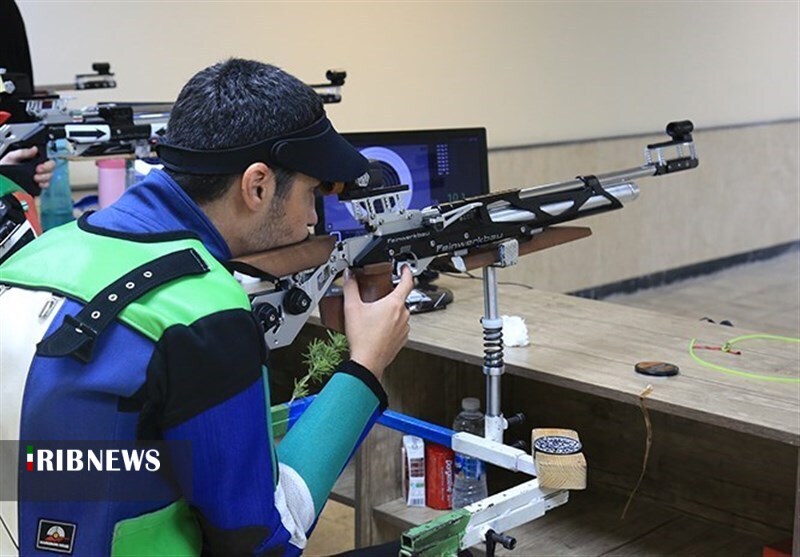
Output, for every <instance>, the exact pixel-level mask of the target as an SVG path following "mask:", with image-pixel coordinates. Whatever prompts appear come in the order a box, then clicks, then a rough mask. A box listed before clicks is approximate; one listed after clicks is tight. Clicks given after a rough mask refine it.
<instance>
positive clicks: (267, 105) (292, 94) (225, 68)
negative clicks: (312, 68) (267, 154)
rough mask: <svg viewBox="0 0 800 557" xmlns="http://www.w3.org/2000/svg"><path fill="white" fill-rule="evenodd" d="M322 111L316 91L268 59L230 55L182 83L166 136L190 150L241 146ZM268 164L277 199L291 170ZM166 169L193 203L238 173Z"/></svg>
mask: <svg viewBox="0 0 800 557" xmlns="http://www.w3.org/2000/svg"><path fill="white" fill-rule="evenodd" d="M323 112H324V110H323V108H322V101H321V100H320V98H319V96H318V95H317V94H316V93H315V92H314V90H313V89H311V88H310V87H309V86H308V85H306V84H304V83H303V82H302V81H300V80H299V79H297V78H296V77H294V76H292V75H289V74H288V73H286V72H284V71H283V70H281V69H280V68H276V67H275V66H271V65H269V64H263V63H261V62H256V61H255V60H243V59H241V58H231V59H229V60H225V61H224V62H220V63H218V64H215V65H213V66H210V67H208V68H206V69H204V70H202V71H200V72H198V73H197V74H195V75H194V76H193V77H192V78H191V79H190V80H189V82H188V83H186V85H184V87H183V89H182V90H181V93H180V95H178V100H177V101H176V102H175V105H174V106H173V107H172V111H171V113H170V117H169V123H168V125H167V139H168V141H169V143H171V144H173V145H177V146H179V147H187V148H191V149H203V150H214V149H226V148H231V147H241V146H243V145H248V144H250V143H256V142H258V141H261V140H264V139H267V138H269V137H274V136H278V135H281V134H285V133H289V132H292V131H295V130H298V129H301V128H304V127H306V126H309V125H310V124H312V123H313V122H314V121H315V120H317V119H319V118H320V116H322V114H323ZM270 168H271V169H272V171H273V172H274V173H275V180H276V184H277V190H276V195H277V196H278V197H279V198H280V197H282V196H283V195H285V193H286V192H288V190H289V185H290V184H291V182H292V178H293V177H294V175H295V173H294V172H292V171H291V170H288V169H285V168H280V167H275V166H271V167H270ZM166 172H167V173H168V174H169V175H170V176H171V177H172V178H173V179H174V180H175V181H176V182H177V183H178V185H179V186H180V187H181V189H183V190H184V191H185V192H186V193H187V194H188V195H189V197H191V198H192V199H193V200H194V201H195V202H196V203H198V204H204V203H208V202H210V201H213V200H215V199H218V198H220V197H222V195H224V194H225V192H226V191H227V190H228V188H229V187H230V185H231V184H232V183H233V181H234V180H235V179H236V178H237V177H238V176H239V175H238V174H233V175H231V174H227V175H214V176H203V175H199V174H186V173H179V172H172V171H170V170H167V171H166Z"/></svg>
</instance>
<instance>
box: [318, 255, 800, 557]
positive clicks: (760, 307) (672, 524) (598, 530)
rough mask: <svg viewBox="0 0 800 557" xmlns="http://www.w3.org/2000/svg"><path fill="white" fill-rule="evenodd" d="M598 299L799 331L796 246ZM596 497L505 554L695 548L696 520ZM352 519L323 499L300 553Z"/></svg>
mask: <svg viewBox="0 0 800 557" xmlns="http://www.w3.org/2000/svg"><path fill="white" fill-rule="evenodd" d="M605 301H608V302H613V303H618V304H623V305H629V306H634V307H640V308H643V309H650V310H655V311H659V312H662V313H667V314H672V315H680V316H684V317H693V318H697V319H702V318H704V317H707V318H710V319H712V320H714V321H715V322H717V323H719V322H720V321H723V320H728V321H731V322H732V323H733V324H734V326H736V327H741V328H745V329H750V330H755V331H760V332H763V333H769V334H778V335H786V336H792V337H797V336H800V251H794V252H790V253H787V254H784V255H782V256H780V257H777V258H774V259H771V260H767V261H762V262H757V263H751V264H747V265H742V266H739V267H734V268H731V269H728V270H725V271H721V272H719V273H715V274H713V275H708V276H706V277H700V278H696V279H690V280H687V281H682V282H679V283H675V284H671V285H668V286H664V287H660V288H654V289H649V290H643V291H640V292H637V293H634V294H628V295H620V296H614V297H611V298H607V299H606V300H605ZM412 326H413V321H412ZM604 497H605V495H604ZM609 500H613V495H612V496H611V499H606V501H609ZM602 504H603V503H602V502H599V501H598V500H596V499H595V498H594V497H593V496H591V495H590V494H574V495H573V498H572V500H571V501H570V503H569V504H568V505H567V506H565V507H564V508H563V509H558V510H557V511H554V512H553V513H551V514H552V517H551V515H548V516H546V517H543V518H542V519H540V520H539V521H537V523H536V524H537V528H538V527H540V526H541V527H545V526H548V522H550V521H554V520H555V519H557V518H558V517H557V516H556V515H561V514H562V513H568V514H569V516H570V517H573V516H574V517H575V518H574V520H576V521H584V522H585V523H586V526H585V528H581V529H579V530H578V532H581V534H580V535H578V537H576V538H574V539H572V538H570V539H564V538H563V537H560V536H559V533H558V528H557V527H556V526H553V527H552V528H549V529H545V530H543V531H542V533H541V536H537V538H538V539H539V541H540V544H542V545H539V546H538V547H539V549H540V550H545V552H544V553H542V552H540V551H536V552H534V549H532V548H531V547H528V546H527V542H523V541H520V546H519V547H518V549H517V550H515V551H513V552H506V554H508V555H510V556H513V555H517V556H520V557H521V556H523V555H524V556H527V555H548V554H550V555H556V554H557V555H645V554H647V555H686V554H687V553H686V552H685V550H684V549H683V548H682V547H681V544H684V543H685V544H688V545H692V547H697V540H696V539H694V538H693V536H694V534H693V532H695V529H696V528H697V521H696V520H693V519H692V520H689V519H686V518H684V517H682V516H681V515H678V514H676V513H674V512H671V511H666V510H663V509H659V508H657V507H654V508H653V512H652V513H647V512H646V510H644V509H643V512H641V513H640V515H639V516H635V517H630V518H629V519H628V520H626V522H625V523H622V524H621V525H619V526H618V527H612V526H610V525H606V526H603V525H602V524H600V523H598V522H597V520H602V519H592V516H595V517H602V516H603V513H597V512H595V511H597V510H599V509H600V507H598V505H602ZM645 509H646V507H645ZM387 514H388V513H387ZM353 523H354V517H353V510H352V509H351V508H350V507H348V506H346V505H343V504H341V503H339V502H336V501H331V502H329V503H328V505H327V507H326V508H325V510H324V511H323V514H322V516H321V518H320V521H319V523H318V526H317V529H316V531H315V532H314V535H313V536H312V537H311V540H310V542H309V546H308V549H307V550H306V553H305V554H306V555H309V556H318V555H319V556H321V555H331V554H334V553H338V552H342V551H346V550H348V549H352V548H353V529H354V526H353ZM637 528H640V529H641V530H640V533H639V535H637V536H633V537H631V536H630V535H629V534H630V532H627V530H628V529H637ZM637 531H638V530H637ZM700 531H702V532H703V534H698V535H703V536H706V537H707V539H705V540H704V543H705V545H703V546H702V547H703V552H702V554H704V555H758V554H760V551H759V548H758V547H755V546H754V545H753V541H752V539H751V538H749V537H747V536H741V535H739V534H736V533H734V532H731V531H729V530H727V529H724V528H720V529H719V530H718V531H717V532H716V534H715V535H713V536H707V532H708V530H707V528H703V529H701V530H698V532H700ZM625 532H627V533H626V535H625V536H624V537H622V536H621V534H623V533H625ZM576 535H577V534H576ZM694 537H696V536H694ZM615 539H617V540H618V539H626V540H631V539H633V540H634V541H633V542H630V541H629V542H627V543H626V544H624V545H620V543H615V541H614V540H615ZM654 540H655V541H656V542H657V543H654ZM547 544H554V545H547ZM591 544H595V545H592V546H591V547H595V546H596V547H595V549H590V545H591ZM598 544H599V545H598ZM637 544H638V545H637ZM601 546H602V547H601ZM652 547H659V548H660V551H658V552H653V551H652V549H651V548H652ZM548 548H549V549H548ZM547 551H550V553H547Z"/></svg>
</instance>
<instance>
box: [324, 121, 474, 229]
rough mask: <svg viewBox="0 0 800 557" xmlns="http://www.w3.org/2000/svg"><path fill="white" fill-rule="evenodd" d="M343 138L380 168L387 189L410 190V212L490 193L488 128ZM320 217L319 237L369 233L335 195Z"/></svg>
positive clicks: (326, 202) (406, 197)
mask: <svg viewBox="0 0 800 557" xmlns="http://www.w3.org/2000/svg"><path fill="white" fill-rule="evenodd" d="M342 135H343V136H344V137H345V138H346V139H347V140H348V141H349V142H350V143H352V144H353V146H354V147H356V149H358V150H359V151H361V153H362V154H363V155H364V156H365V157H367V158H368V159H370V160H371V161H373V162H374V163H377V164H378V165H379V166H380V167H381V168H382V170H383V177H384V183H385V185H397V184H403V185H407V186H409V191H408V192H407V194H404V195H403V201H404V203H405V204H406V208H409V209H422V208H424V207H428V206H430V205H436V204H438V203H445V202H447V201H455V200H458V199H464V198H466V197H473V196H476V195H481V194H485V193H489V169H488V161H487V155H486V130H485V129H484V128H461V129H444V130H415V131H398V132H366V133H345V134H342ZM317 215H318V217H319V221H318V223H317V226H316V229H315V232H316V234H336V235H338V236H340V237H341V238H349V237H351V236H357V235H359V234H363V233H364V232H365V230H364V228H363V226H361V225H360V224H359V223H358V221H356V219H355V218H354V217H353V214H352V213H351V209H350V207H349V205H348V204H346V203H343V202H340V201H339V200H338V198H337V197H336V196H335V195H328V196H324V197H320V198H318V200H317Z"/></svg>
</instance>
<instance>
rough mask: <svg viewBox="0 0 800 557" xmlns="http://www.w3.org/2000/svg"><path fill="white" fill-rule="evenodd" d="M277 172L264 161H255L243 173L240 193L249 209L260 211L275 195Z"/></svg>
mask: <svg viewBox="0 0 800 557" xmlns="http://www.w3.org/2000/svg"><path fill="white" fill-rule="evenodd" d="M275 185H276V184H275V174H274V173H273V172H272V169H271V168H270V167H269V166H267V165H266V164H264V163H263V162H254V163H253V164H251V165H250V166H248V167H247V169H246V170H245V171H244V173H243V174H242V180H241V183H240V184H239V193H240V194H241V196H242V200H243V201H244V204H245V205H246V206H247V208H248V209H250V210H251V211H255V212H257V211H260V210H261V209H263V208H264V207H265V206H266V205H269V204H270V203H272V199H273V198H274V197H275Z"/></svg>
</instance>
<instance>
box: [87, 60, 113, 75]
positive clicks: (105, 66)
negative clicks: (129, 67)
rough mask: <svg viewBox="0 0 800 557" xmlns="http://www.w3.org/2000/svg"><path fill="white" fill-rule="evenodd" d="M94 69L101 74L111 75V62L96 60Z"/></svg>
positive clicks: (93, 65)
mask: <svg viewBox="0 0 800 557" xmlns="http://www.w3.org/2000/svg"><path fill="white" fill-rule="evenodd" d="M92 69H93V70H94V71H96V72H97V73H99V74H100V75H109V74H110V73H111V64H109V63H108V62H95V63H94V64H92Z"/></svg>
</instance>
